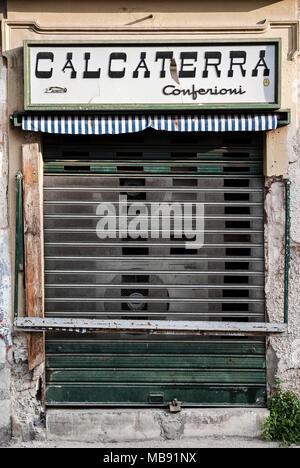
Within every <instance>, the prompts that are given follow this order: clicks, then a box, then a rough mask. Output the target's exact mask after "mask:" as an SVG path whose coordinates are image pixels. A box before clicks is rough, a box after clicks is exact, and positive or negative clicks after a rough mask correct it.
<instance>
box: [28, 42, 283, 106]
mask: <svg viewBox="0 0 300 468" xmlns="http://www.w3.org/2000/svg"><path fill="white" fill-rule="evenodd" d="M266 43H267V44H274V45H275V49H276V54H275V67H276V77H275V94H276V97H275V102H274V103H270V104H261V103H240V104H207V105H199V104H196V105H195V104H153V105H149V104H121V105H120V104H111V105H109V104H89V105H82V104H68V105H57V104H54V105H51V104H49V105H37V104H34V105H33V104H31V95H30V47H31V46H37V45H45V46H46V45H53V46H64V45H73V47H76V46H78V47H81V46H83V45H89V46H91V45H97V46H108V45H114V46H117V45H120V46H124V45H126V46H132V47H134V46H137V45H140V44H142V45H143V47H149V46H151V45H165V46H168V45H173V46H175V45H178V46H180V45H188V44H190V45H192V46H197V45H202V44H210V45H216V46H217V45H236V44H243V45H252V44H261V45H265V44H266ZM23 44H24V109H25V110H35V111H37V110H41V111H45V110H48V111H49V110H55V111H66V110H76V111H77V112H82V111H87V110H101V111H110V112H112V111H120V110H121V111H126V110H127V111H128V110H131V111H133V110H134V111H138V110H141V111H142V110H177V109H178V110H183V109H198V110H201V111H202V110H208V109H210V110H212V109H216V110H218V109H219V110H222V109H224V110H237V109H249V110H253V109H261V110H266V109H279V108H280V103H281V55H282V52H281V39H280V38H274V39H264V40H263V41H262V40H261V39H253V40H251V41H250V40H249V39H247V40H241V39H236V40H232V39H231V40H230V41H227V40H223V41H222V40H218V41H212V40H209V39H207V40H201V41H195V42H193V41H191V40H190V39H189V40H181V41H178V40H173V41H172V40H168V41H165V42H164V41H161V40H153V39H152V40H149V41H147V40H145V39H143V40H137V41H135V42H133V41H132V40H130V41H126V40H123V41H120V40H119V41H112V40H106V41H105V40H103V41H76V42H74V41H33V40H25V41H24V43H23Z"/></svg>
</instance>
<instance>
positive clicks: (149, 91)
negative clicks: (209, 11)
mask: <svg viewBox="0 0 300 468" xmlns="http://www.w3.org/2000/svg"><path fill="white" fill-rule="evenodd" d="M24 51H25V57H24V58H25V60H24V62H25V109H26V110H39V109H41V110H45V109H49V110H51V109H53V110H55V109H58V110H90V109H95V110H97V109H98V110H130V109H135V110H136V109H149V110H150V109H151V110H152V109H191V108H192V109H212V108H216V109H222V108H224V109H228V108H230V109H231V108H235V109H245V108H249V109H251V108H273V109H275V108H279V107H280V102H279V79H278V74H279V56H280V54H279V41H278V40H272V41H264V42H251V43H250V42H231V43H228V42H222V43H213V42H203V43H180V44H179V43H171V42H168V43H127V42H123V43H112V42H108V43H103V42H101V43H95V42H93V43H88V42H84V43H73V42H39V41H25V44H24Z"/></svg>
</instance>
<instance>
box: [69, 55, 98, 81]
mask: <svg viewBox="0 0 300 468" xmlns="http://www.w3.org/2000/svg"><path fill="white" fill-rule="evenodd" d="M90 58H91V54H90V53H89V52H85V54H84V60H85V70H84V72H83V78H100V73H101V68H98V70H97V71H96V70H95V71H89V70H88V67H89V60H90ZM71 78H72V77H71Z"/></svg>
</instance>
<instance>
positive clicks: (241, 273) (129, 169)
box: [44, 130, 266, 406]
mask: <svg viewBox="0 0 300 468" xmlns="http://www.w3.org/2000/svg"><path fill="white" fill-rule="evenodd" d="M48 138H49V137H48ZM44 156H45V178H44V216H45V219H44V226H45V285H46V286H45V289H46V298H45V311H46V312H45V315H46V317H76V318H80V317H84V318H96V317H102V318H112V317H115V318H126V319H127V318H130V319H133V320H134V319H137V318H138V319H140V318H147V319H149V320H151V319H160V320H168V319H170V320H214V321H224V320H225V321H258V322H261V321H264V319H265V313H264V260H263V255H264V247H263V239H264V237H263V236H264V235H263V177H262V137H261V135H257V134H256V135H254V134H252V133H250V132H249V133H247V134H236V135H232V134H227V133H224V134H221V135H220V134H219V135H216V134H206V135H205V136H203V135H201V133H198V134H193V135H188V136H187V135H185V134H182V135H174V134H166V133H163V132H155V131H153V130H147V131H145V132H143V133H141V134H136V135H123V136H109V137H97V138H96V139H92V138H88V139H86V138H85V137H75V138H74V137H60V138H58V137H56V139H55V140H51V139H48V140H46V141H45V143H44ZM120 193H121V194H123V195H125V194H126V195H127V197H128V202H130V201H132V202H134V201H142V202H143V203H145V204H146V206H147V204H148V205H150V203H151V202H157V203H160V202H169V203H171V202H172V203H174V202H179V203H193V204H196V203H204V206H205V235H204V240H205V243H204V246H203V247H202V248H199V249H197V248H196V249H185V248H184V242H185V239H184V238H183V239H172V238H171V239H116V240H115V239H108V240H100V239H99V238H98V237H97V235H96V225H97V222H98V220H99V216H97V214H96V209H97V206H98V204H99V203H100V202H103V201H105V202H111V203H113V204H114V205H116V204H118V201H119V194H120ZM46 363H47V390H46V400H47V404H48V405H73V406H75V405H86V406H93V405H94V406H96V405H99V406H100V405H130V406H134V405H152V406H153V405H166V404H168V403H169V402H170V401H171V400H173V398H177V399H178V400H180V401H182V402H183V404H184V405H187V406H196V405H212V406H213V405H237V406H243V405H254V406H261V405H264V404H265V393H266V392H265V343H264V339H263V338H261V339H260V338H257V337H256V338H253V337H243V338H240V337H230V336H221V337H220V336H219V337H205V338H204V337H203V338H199V337H188V338H187V337H186V336H170V335H168V336H163V335H161V336H158V335H152V336H151V335H150V334H149V335H144V334H141V335H139V334H126V335H125V334H121V335H117V334H107V335H102V334H86V335H78V334H59V333H56V334H55V333H48V334H47V337H46Z"/></svg>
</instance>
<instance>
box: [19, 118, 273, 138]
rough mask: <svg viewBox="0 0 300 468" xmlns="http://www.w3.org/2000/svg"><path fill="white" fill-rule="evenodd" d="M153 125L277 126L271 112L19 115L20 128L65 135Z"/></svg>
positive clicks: (183, 128) (205, 128)
mask: <svg viewBox="0 0 300 468" xmlns="http://www.w3.org/2000/svg"><path fill="white" fill-rule="evenodd" d="M146 128H154V129H155V130H164V131H169V132H253V131H265V130H274V129H275V128H277V116H276V115H275V114H207V115H183V114H182V115H181V114H179V115H90V116H87V115H80V116H76V115H63V116H53V115H47V116H41V115H35V116H32V115H30V116H29V115H26V116H23V117H22V129H23V130H29V131H31V132H44V133H54V134H65V135H117V134H121V133H134V132H140V131H142V130H145V129H146Z"/></svg>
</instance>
